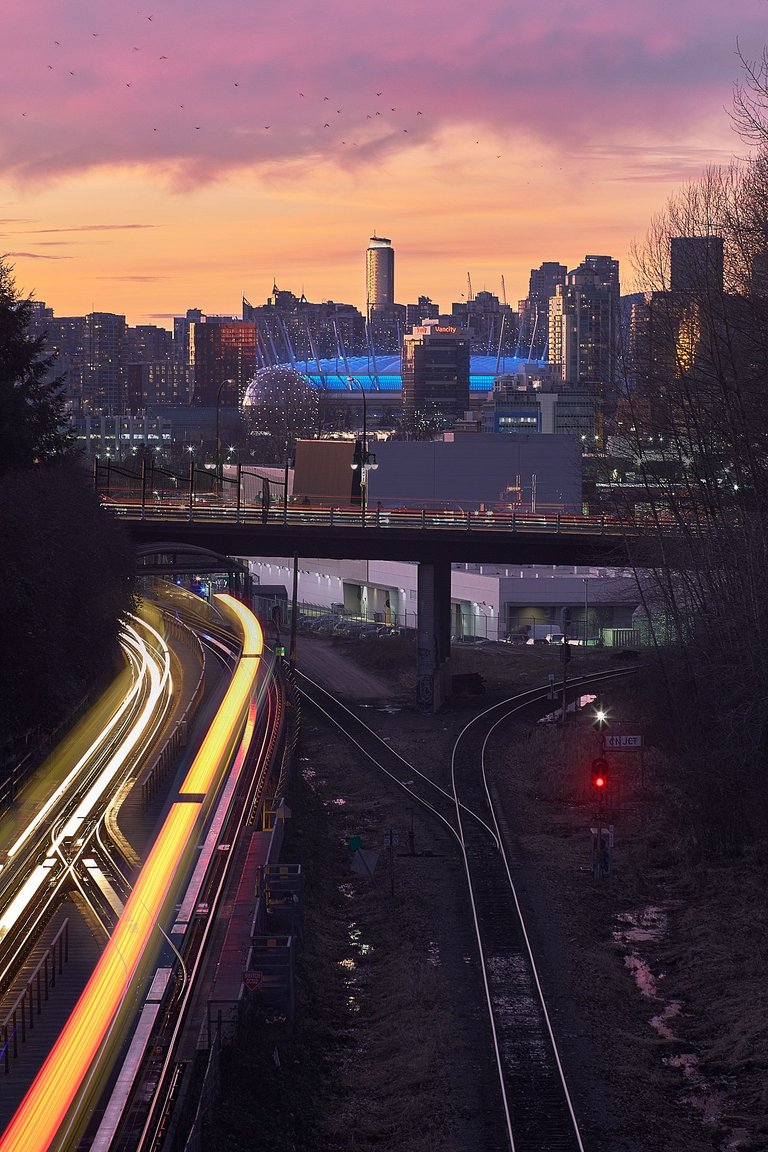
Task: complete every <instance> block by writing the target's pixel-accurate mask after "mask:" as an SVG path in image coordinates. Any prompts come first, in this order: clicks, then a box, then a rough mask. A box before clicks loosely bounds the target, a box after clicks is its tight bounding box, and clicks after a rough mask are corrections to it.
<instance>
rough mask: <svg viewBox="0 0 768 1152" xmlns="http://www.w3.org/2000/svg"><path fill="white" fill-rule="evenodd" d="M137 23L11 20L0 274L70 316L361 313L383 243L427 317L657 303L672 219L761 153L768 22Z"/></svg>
mask: <svg viewBox="0 0 768 1152" xmlns="http://www.w3.org/2000/svg"><path fill="white" fill-rule="evenodd" d="M138 2H139V3H140V4H141V5H142V6H141V7H140V8H139V9H136V8H135V6H134V5H133V4H130V3H129V4H118V3H115V2H114V0H77V2H74V0H69V2H68V3H66V4H64V3H62V2H61V0H27V2H26V3H24V4H20V3H13V4H12V3H9V2H6V3H5V4H4V5H3V11H2V15H0V44H2V46H3V47H2V55H3V67H2V70H0V123H1V124H2V131H1V132H0V253H5V254H7V256H8V258H9V260H10V262H11V263H12V264H13V265H14V267H15V275H16V280H17V283H18V286H19V288H20V289H21V290H22V291H23V292H24V293H32V294H34V296H35V297H36V298H37V299H39V300H45V301H46V303H48V304H49V305H50V306H51V307H53V308H54V310H55V312H56V314H57V315H74V314H83V313H85V312H90V311H93V310H96V311H109V312H119V313H124V314H125V315H126V317H127V319H128V321H129V323H131V324H138V323H148V322H154V323H159V324H164V325H166V326H170V318H171V317H172V316H174V315H179V314H183V313H184V312H185V311H186V309H187V308H193V307H198V308H202V309H203V310H204V311H207V312H210V313H216V312H220V313H232V314H237V313H239V311H240V303H241V296H242V295H243V294H245V295H246V296H247V297H248V299H249V300H250V301H251V302H252V303H254V304H261V303H263V302H264V300H265V299H266V297H267V296H268V295H269V293H270V291H271V288H272V283H273V280H275V281H276V282H277V284H278V286H279V287H280V288H284V289H290V290H292V291H294V292H296V293H299V292H301V291H302V290H303V291H304V292H305V293H306V294H307V296H308V297H309V299H310V300H323V299H329V298H332V299H335V300H339V301H345V302H349V303H352V304H356V305H357V306H358V307H361V308H362V307H364V305H365V278H364V257H365V249H366V247H367V244H368V238H369V237H370V236H371V235H372V234H373V233H374V231H376V232H377V233H378V234H379V235H381V236H388V237H390V238H391V239H392V242H393V244H394V247H395V251H396V297H397V299H398V300H399V301H400V302H402V303H408V302H410V301H413V300H415V299H416V297H417V296H418V295H419V294H426V295H429V296H431V297H432V299H433V300H436V301H437V302H438V303H440V305H441V306H442V307H443V309H444V310H446V311H447V310H449V309H450V305H451V302H452V301H454V300H460V299H461V294H462V293H464V292H466V291H467V273H470V274H471V277H472V287H473V290H474V291H478V290H480V289H482V288H486V289H488V290H490V291H492V292H495V293H496V294H497V295H501V291H502V284H501V277H502V276H503V277H504V280H505V285H506V294H507V299H508V301H509V302H510V303H513V304H514V303H516V302H517V299H518V298H519V297H521V296H523V295H525V294H526V292H527V284H528V274H529V270H530V268H531V267H533V266H535V265H538V264H540V263H541V261H542V260H559V261H562V262H563V263H565V264H568V266H569V267H573V266H574V265H576V264H577V263H579V261H580V260H581V259H582V258H583V256H584V255H585V254H586V253H598V254H606V255H611V256H614V257H618V258H619V260H620V261H621V272H622V289H623V290H625V291H626V290H630V289H631V288H632V286H633V285H632V272H631V268H630V266H629V260H628V256H629V251H630V247H631V244H632V241H633V239H639V238H641V237H642V235H643V234H644V232H645V230H646V228H647V226H648V223H649V221H650V218H651V216H652V215H653V214H654V213H655V212H657V211H659V210H660V209H662V208H663V206H664V203H665V201H666V199H667V197H668V196H669V195H670V194H671V193H672V192H673V191H674V190H675V189H676V188H677V187H679V186H680V184H682V183H684V182H685V181H686V180H689V179H695V178H696V177H697V176H698V175H699V174H700V173H701V171H702V170H703V168H704V167H705V165H707V164H712V163H727V162H728V161H729V160H730V158H731V157H732V156H733V155H744V154H745V153H746V146H745V145H744V144H743V143H742V142H741V141H740V140H739V138H738V136H737V135H736V134H735V132H734V130H733V128H732V126H731V123H730V120H729V117H728V108H729V107H730V104H731V99H732V91H733V85H734V83H735V82H736V81H738V80H739V79H740V78H741V76H742V72H741V65H740V62H739V58H738V48H740V49H741V51H742V53H743V55H744V56H746V57H747V58H749V59H753V60H754V59H756V58H758V57H759V56H760V54H761V53H762V50H763V46H764V43H765V42H766V40H768V3H767V2H766V0H732V2H731V3H724V0H642V3H638V2H637V0H635V2H632V3H630V2H629V0H546V3H544V2H542V3H539V4H533V3H531V2H530V0H526V2H525V3H523V2H522V0H476V2H475V3H470V4H461V5H459V4H454V5H451V4H441V5H438V4H435V3H425V2H424V0H407V2H406V0H389V2H388V3H382V4H373V3H370V2H366V0H356V2H353V0H293V3H290V4H286V3H283V2H281V0H273V2H272V3H270V4H266V3H264V0H257V2H256V3H253V2H251V3H244V2H243V0H218V2H217V3H216V5H210V4H209V5H204V4H201V5H195V6H194V7H193V5H192V4H191V3H190V0H138ZM145 2H146V3H147V4H148V5H149V6H144V4H145Z"/></svg>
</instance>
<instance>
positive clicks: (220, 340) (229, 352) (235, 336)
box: [190, 316, 259, 408]
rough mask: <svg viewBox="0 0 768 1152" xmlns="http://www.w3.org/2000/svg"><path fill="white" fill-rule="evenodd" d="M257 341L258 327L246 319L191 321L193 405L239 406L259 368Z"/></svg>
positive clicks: (208, 318) (209, 318)
mask: <svg viewBox="0 0 768 1152" xmlns="http://www.w3.org/2000/svg"><path fill="white" fill-rule="evenodd" d="M257 339H258V336H257V331H256V325H255V324H254V323H249V322H246V321H243V320H225V319H221V318H216V319H212V318H211V317H210V316H209V317H207V318H206V319H205V321H203V322H200V323H197V322H192V324H191V326H190V356H191V358H192V362H193V364H194V372H195V383H194V391H193V395H192V403H193V404H194V405H196V406H202V407H211V408H213V407H217V406H219V405H221V406H222V407H230V408H234V407H237V405H238V404H239V402H240V399H241V398H242V396H243V395H244V394H245V390H246V388H247V387H248V384H249V383H250V381H251V380H252V379H253V377H254V375H255V374H256V370H257V368H258V366H259V363H258V356H257Z"/></svg>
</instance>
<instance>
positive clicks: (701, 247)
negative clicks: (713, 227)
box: [669, 236, 723, 295]
mask: <svg viewBox="0 0 768 1152" xmlns="http://www.w3.org/2000/svg"><path fill="white" fill-rule="evenodd" d="M670 257H671V258H670V277H669V279H670V285H669V286H670V288H671V289H672V291H673V292H698V293H699V295H704V294H706V293H709V292H714V293H717V294H720V293H722V291H723V238H722V236H673V237H672V238H671V244H670Z"/></svg>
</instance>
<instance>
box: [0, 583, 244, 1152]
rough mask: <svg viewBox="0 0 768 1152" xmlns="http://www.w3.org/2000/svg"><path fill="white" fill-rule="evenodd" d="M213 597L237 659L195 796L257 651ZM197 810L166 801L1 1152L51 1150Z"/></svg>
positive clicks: (224, 742)
mask: <svg viewBox="0 0 768 1152" xmlns="http://www.w3.org/2000/svg"><path fill="white" fill-rule="evenodd" d="M217 599H218V600H220V601H221V603H222V607H224V608H225V609H226V610H228V611H229V612H230V613H231V614H232V615H234V616H235V618H236V619H237V621H238V622H239V624H240V626H241V628H242V632H243V658H242V659H241V662H240V663H239V664H238V667H237V670H236V672H235V675H234V676H233V678H232V681H231V683H230V686H229V688H228V689H227V693H226V695H225V697H224V700H223V701H222V704H221V707H220V709H219V711H218V712H217V714H216V717H215V719H214V721H213V724H212V725H211V728H210V729H209V731H208V734H207V736H206V738H205V740H204V741H203V744H202V746H201V748H200V750H199V752H198V753H197V755H196V756H195V758H194V760H193V762H192V765H191V767H190V770H189V772H188V774H187V778H186V780H185V782H184V785H183V787H182V792H186V793H196V794H202V793H203V792H205V791H206V790H207V789H208V787H209V786H210V785H211V784H212V783H213V782H214V780H215V777H216V775H217V773H218V771H219V766H220V763H221V760H222V757H223V756H224V755H225V753H227V752H228V750H229V749H230V748H231V745H232V742H233V739H234V737H233V732H234V733H235V734H236V732H237V729H238V728H239V726H240V723H241V721H242V718H243V714H244V709H245V708H246V707H247V705H248V703H249V700H250V697H251V691H252V688H253V684H254V681H255V679H256V675H257V673H258V668H259V660H258V657H259V656H260V655H261V653H262V651H263V637H262V633H261V628H260V626H259V623H258V621H257V620H256V618H255V617H254V616H253V614H252V613H251V612H250V611H249V610H248V609H247V608H245V607H244V605H242V604H240V603H239V601H237V600H235V599H234V598H233V597H231V596H218V597H217ZM249 657H251V659H249ZM252 657H256V659H252ZM214 734H215V735H214ZM201 807H202V804H201V803H200V802H194V801H192V800H191V799H190V800H187V801H186V802H182V803H177V804H174V805H173V806H172V808H171V810H170V812H169V813H168V816H167V817H166V820H165V823H164V825H163V827H162V829H161V831H160V834H159V836H158V838H157V840H156V841H155V843H154V845H153V848H152V851H151V852H150V854H149V857H148V858H147V861H146V863H145V864H144V867H143V868H142V870H141V872H140V874H139V877H138V880H137V881H136V885H135V887H134V889H133V892H132V893H131V895H130V897H129V899H128V901H127V903H126V905H125V909H124V911H123V914H122V916H120V918H119V920H118V922H117V925H116V927H115V931H114V932H113V934H112V937H111V939H110V941H109V943H108V944H107V946H106V948H105V949H104V952H103V953H102V956H101V958H100V960H99V962H98V964H97V965H96V968H95V969H94V971H93V974H92V975H91V978H90V980H89V981H88V983H87V985H86V987H85V989H84V990H83V992H82V994H81V996H80V999H79V1000H78V1002H77V1004H76V1005H75V1007H74V1008H73V1010H72V1014H71V1015H70V1017H69V1020H68V1021H67V1023H66V1025H65V1027H64V1029H63V1031H62V1032H61V1034H60V1036H59V1038H58V1040H57V1041H56V1042H55V1044H54V1045H53V1047H52V1048H51V1051H50V1052H49V1054H48V1056H47V1057H46V1060H45V1063H44V1064H43V1066H42V1068H41V1069H40V1071H39V1073H38V1074H37V1076H36V1077H35V1080H34V1081H33V1083H32V1085H31V1086H30V1088H29V1090H28V1091H27V1093H26V1095H25V1097H24V1099H23V1100H22V1102H21V1104H20V1105H19V1107H18V1108H17V1110H16V1112H15V1114H14V1116H13V1118H12V1120H11V1122H10V1124H9V1125H8V1127H7V1128H6V1130H5V1132H4V1133H3V1135H2V1138H0V1152H47V1149H49V1148H50V1147H51V1144H52V1143H53V1141H54V1140H55V1138H56V1135H57V1133H58V1132H59V1130H60V1129H61V1127H62V1125H63V1123H64V1121H65V1119H66V1116H67V1113H68V1112H69V1110H70V1108H71V1106H72V1104H73V1103H74V1101H75V1099H76V1097H77V1094H78V1092H79V1091H80V1088H81V1086H82V1084H83V1082H84V1080H85V1079H86V1077H87V1075H88V1072H89V1070H90V1068H91V1065H92V1064H93V1061H94V1060H95V1059H96V1057H97V1055H98V1053H99V1050H100V1048H101V1046H102V1044H103V1043H104V1041H105V1039H106V1038H107V1036H108V1034H109V1031H110V1028H111V1027H112V1024H113V1021H114V1019H115V1016H116V1014H117V1012H118V1010H119V1008H120V1005H121V1003H122V1000H123V997H124V996H125V994H126V992H127V991H128V989H129V987H130V983H131V981H132V979H133V977H134V975H135V974H136V969H137V968H138V966H139V963H140V961H141V958H142V955H143V953H144V950H145V948H146V947H147V945H148V943H149V938H150V936H151V934H152V930H153V928H154V925H155V922H156V920H157V918H158V917H159V915H160V914H161V912H162V909H163V905H164V904H165V901H166V898H167V897H168V894H169V891H170V888H171V885H172V883H173V880H174V878H175V876H176V871H177V867H178V863H179V861H180V859H181V858H182V857H183V855H184V850H185V848H186V846H187V844H188V842H189V839H190V836H191V834H192V832H193V830H194V828H195V825H196V823H197V820H198V817H199V816H200V812H201Z"/></svg>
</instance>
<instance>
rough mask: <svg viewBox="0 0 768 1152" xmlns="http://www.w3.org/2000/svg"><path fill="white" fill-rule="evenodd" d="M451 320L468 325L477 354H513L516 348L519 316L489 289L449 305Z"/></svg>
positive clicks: (472, 345)
mask: <svg viewBox="0 0 768 1152" xmlns="http://www.w3.org/2000/svg"><path fill="white" fill-rule="evenodd" d="M451 322H452V323H453V324H455V325H456V326H457V327H459V328H467V329H468V331H469V337H470V349H471V351H472V352H473V353H475V354H476V355H478V356H495V355H497V354H500V355H502V356H511V355H514V353H515V350H516V348H517V336H518V316H517V313H516V312H515V311H514V309H513V308H512V307H510V305H509V304H502V302H501V300H499V298H498V296H494V294H493V293H492V292H486V291H485V290H484V289H483V291H481V292H476V293H475V294H474V295H472V296H470V297H469V298H468V299H467V300H463V301H461V302H456V303H454V304H453V305H452V306H451Z"/></svg>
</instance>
